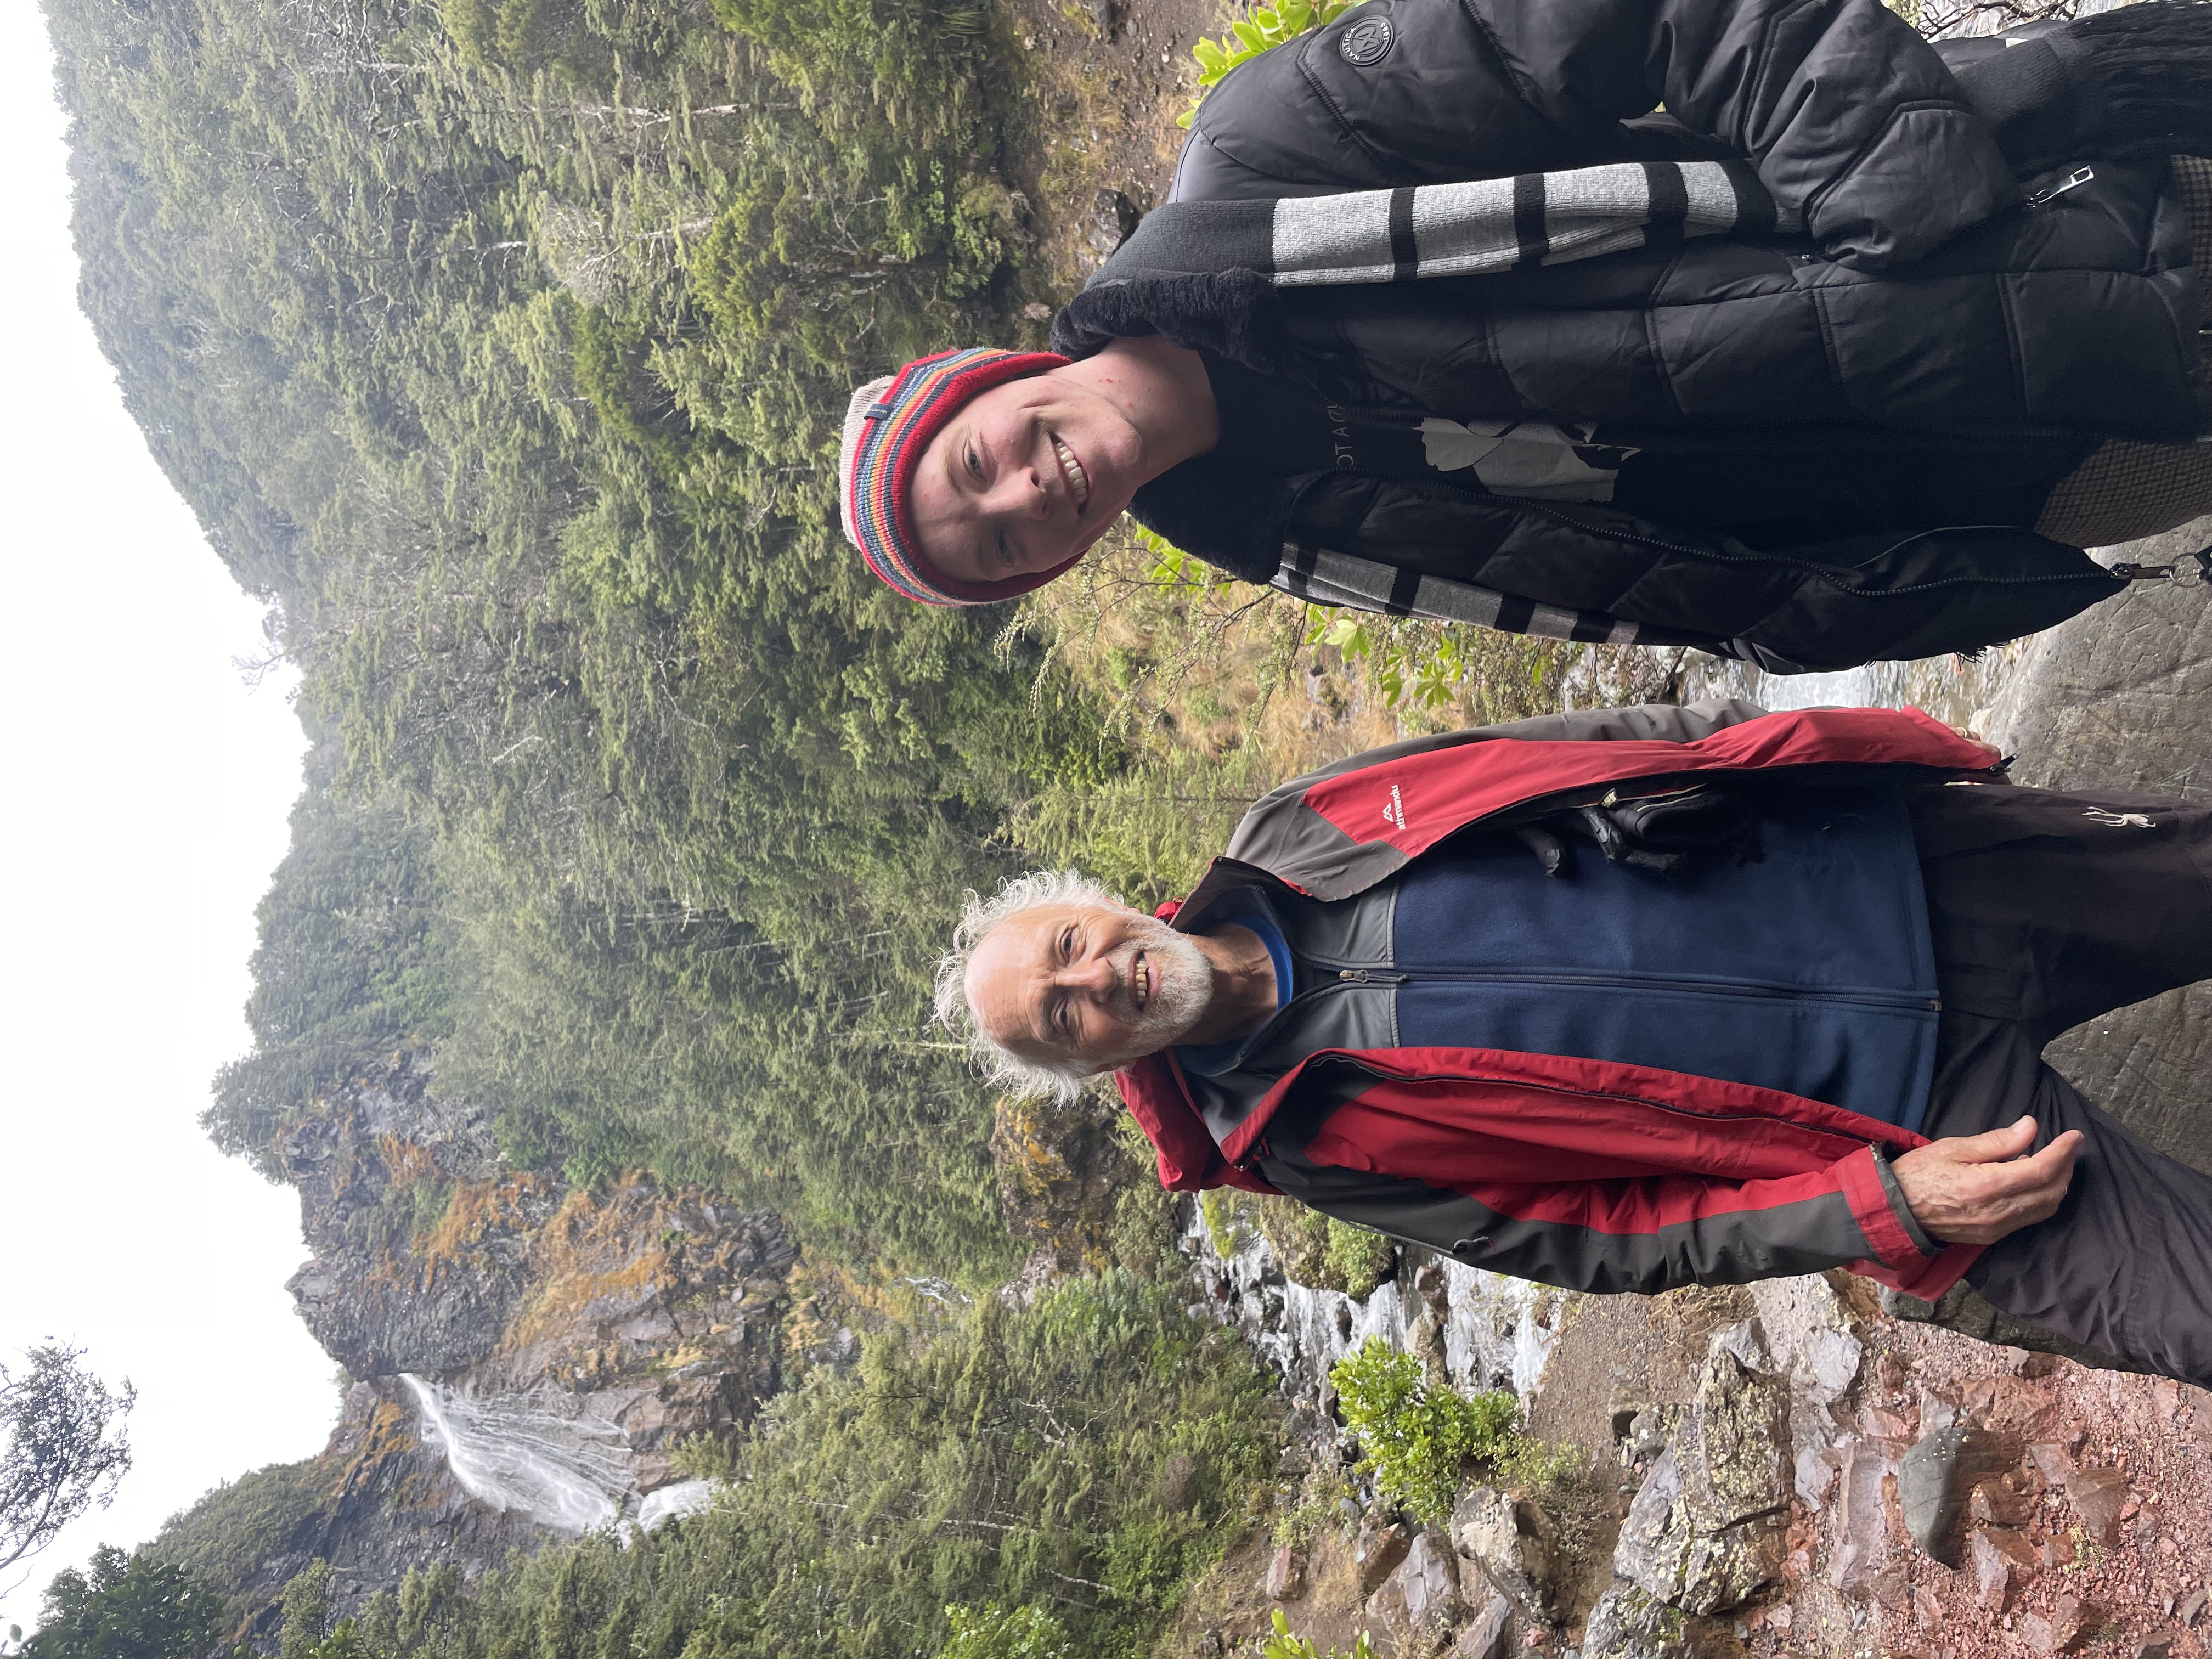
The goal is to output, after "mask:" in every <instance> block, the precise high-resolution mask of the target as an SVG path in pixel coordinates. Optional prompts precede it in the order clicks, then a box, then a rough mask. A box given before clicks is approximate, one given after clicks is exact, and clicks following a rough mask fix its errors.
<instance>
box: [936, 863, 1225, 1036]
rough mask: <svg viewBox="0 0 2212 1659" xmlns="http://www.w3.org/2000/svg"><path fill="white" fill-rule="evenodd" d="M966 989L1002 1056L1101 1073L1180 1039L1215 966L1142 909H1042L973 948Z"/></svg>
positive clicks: (1021, 914)
mask: <svg viewBox="0 0 2212 1659" xmlns="http://www.w3.org/2000/svg"><path fill="white" fill-rule="evenodd" d="M967 991H968V1005H969V1008H970V1009H972V1010H973V1011H974V1013H975V1023H976V1024H977V1025H978V1026H979V1027H980V1028H981V1030H982V1031H983V1033H984V1035H985V1036H988V1037H989V1038H990V1039H991V1040H992V1041H993V1042H997V1043H998V1044H1000V1046H1001V1047H1002V1048H1006V1049H1007V1050H1008V1051H1009V1052H1011V1053H1012V1054H1018V1055H1019V1056H1020V1057H1021V1058H1022V1059H1024V1060H1033V1061H1039V1062H1046V1063H1054V1062H1066V1061H1071V1060H1072V1061H1073V1062H1075V1063H1076V1064H1077V1065H1078V1066H1082V1067H1083V1068H1085V1069H1086V1070H1090V1071H1105V1070H1107V1069H1109V1067H1112V1066H1121V1065H1126V1064H1127V1062H1128V1061H1130V1060H1136V1059H1139V1058H1140V1057H1142V1056H1143V1055H1146V1054H1158V1052H1159V1051H1160V1050H1161V1049H1163V1048H1168V1047H1170V1045H1172V1044H1174V1043H1176V1042H1180V1041H1181V1040H1182V1037H1183V1036H1185V1034H1187V1033H1188V1031H1189V1030H1191V1029H1192V1028H1193V1027H1194V1026H1195V1025H1196V1024H1198V1022H1199V1020H1200V1018H1203V1017H1204V1015H1205V1013H1206V1008H1207V1006H1208V1005H1209V1003H1210V1002H1211V1001H1212V996H1213V968H1212V963H1209V962H1208V961H1207V960H1206V955H1205V953H1204V952H1203V951H1200V949H1199V947H1198V945H1197V944H1196V943H1195V942H1194V941H1193V940H1192V939H1190V938H1188V936H1187V935H1185V934H1182V933H1176V931H1175V930H1174V929H1173V928H1171V927H1169V926H1168V925H1167V924H1166V923H1165V922H1164V921H1156V920H1155V919H1154V918H1152V917H1151V916H1148V915H1143V914H1142V913H1141V912H1139V911H1135V910H1125V909H1121V908H1109V907H1106V906H1102V905H1087V904H1066V905H1057V904H1055V905H1041V906H1039V907H1037V908H1035V909H1030V910H1021V911H1018V912H1016V913H1015V914H1014V915H1012V916H1009V917H1008V918H1007V919H1006V921H1002V922H1000V924H999V925H998V926H997V927H994V928H993V929H992V930H991V932H990V933H988V934H987V936H986V937H985V938H984V939H983V940H982V941H981V943H980V944H979V945H976V947H975V955H974V956H973V957H970V958H969V963H968V977H967Z"/></svg>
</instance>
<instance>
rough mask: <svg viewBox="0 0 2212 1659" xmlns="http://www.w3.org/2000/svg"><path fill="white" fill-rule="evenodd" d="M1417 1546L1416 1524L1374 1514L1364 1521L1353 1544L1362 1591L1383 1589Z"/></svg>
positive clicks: (1353, 1565)
mask: <svg viewBox="0 0 2212 1659" xmlns="http://www.w3.org/2000/svg"><path fill="white" fill-rule="evenodd" d="M1412 1548H1413V1528H1410V1527H1408V1526H1407V1525H1406V1524H1405V1523H1404V1522H1401V1521H1385V1520H1380V1519H1377V1518H1376V1517H1374V1516H1370V1517H1369V1518H1368V1519H1366V1520H1364V1521H1363V1522H1360V1523H1359V1532H1358V1536H1357V1537H1355V1538H1354V1539H1353V1541H1352V1570H1353V1571H1355V1572H1357V1573H1358V1575H1359V1593H1360V1595H1363V1596H1366V1595H1374V1594H1375V1592H1376V1590H1378V1589H1381V1588H1382V1587H1383V1580H1384V1579H1386V1578H1388V1577H1389V1576H1390V1575H1391V1574H1392V1573H1394V1572H1395V1571H1397V1570H1398V1564H1399V1563H1400V1562H1401V1561H1402V1560H1404V1559H1406V1553H1407V1551H1408V1550H1410V1549H1412Z"/></svg>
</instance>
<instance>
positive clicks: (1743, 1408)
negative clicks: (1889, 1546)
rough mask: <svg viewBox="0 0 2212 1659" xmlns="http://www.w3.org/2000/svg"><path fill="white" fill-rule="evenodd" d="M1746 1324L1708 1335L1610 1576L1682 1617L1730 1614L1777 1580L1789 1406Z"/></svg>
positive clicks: (1787, 1475)
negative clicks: (1693, 1393)
mask: <svg viewBox="0 0 2212 1659" xmlns="http://www.w3.org/2000/svg"><path fill="white" fill-rule="evenodd" d="M1762 1364H1771V1361H1769V1360H1768V1358H1767V1356H1766V1353H1765V1347H1764V1346H1763V1345H1762V1344H1760V1343H1759V1340H1758V1328H1757V1326H1756V1324H1755V1323H1753V1322H1746V1323H1745V1324H1744V1325H1741V1326H1734V1327H1730V1328H1728V1329H1727V1330H1724V1331H1722V1332H1719V1333H1717V1334H1715V1336H1714V1338H1713V1340H1712V1344H1711V1350H1710V1352H1709V1354H1708V1356H1707V1358H1706V1361H1705V1370H1704V1371H1703V1373H1702V1374H1701V1375H1700V1376H1699V1383H1698V1397H1697V1400H1696V1401H1695V1403H1694V1404H1693V1405H1692V1407H1690V1408H1689V1410H1688V1411H1687V1412H1686V1413H1683V1414H1682V1416H1681V1417H1680V1419H1678V1421H1677V1423H1676V1425H1675V1432H1674V1444H1673V1445H1672V1446H1671V1447H1670V1448H1669V1449H1668V1450H1667V1451H1665V1452H1664V1453H1662V1454H1661V1455H1660V1457H1659V1459H1658V1461H1657V1462H1655V1463H1654V1464H1653V1465H1652V1466H1651V1468H1650V1472H1649V1473H1647V1474H1645V1476H1644V1484H1643V1486H1641V1487H1640V1488H1639V1489H1638V1492H1637V1494H1636V1498H1635V1500H1634V1501H1633V1502H1632V1504H1630V1505H1629V1509H1628V1515H1627V1517H1626V1519H1625V1520H1623V1521H1622V1522H1621V1524H1620V1540H1619V1541H1618V1543H1617V1544H1616V1545H1615V1547H1614V1552H1613V1571H1614V1572H1615V1573H1616V1574H1617V1575H1619V1576H1620V1577H1623V1578H1626V1579H1627V1580H1628V1581H1629V1582H1630V1583H1633V1584H1635V1585H1636V1586H1637V1587H1638V1589H1642V1590H1643V1591H1644V1593H1645V1594H1646V1595H1650V1596H1653V1597H1655V1598H1656V1599H1657V1600H1659V1601H1664V1602H1667V1603H1668V1604H1669V1605H1671V1606H1674V1607H1680V1608H1682V1609H1684V1610H1685V1611H1686V1612H1690V1613H1717V1612H1720V1611H1723V1609H1725V1608H1729V1607H1734V1606H1735V1605H1736V1604H1737V1603H1738V1602H1739V1601H1742V1600H1743V1599H1744V1598H1745V1597H1746V1596H1747V1595H1750V1594H1751V1593H1752V1592H1753V1590H1755V1589H1758V1588H1759V1585H1761V1584H1763V1583H1765V1582H1766V1581H1767V1580H1769V1579H1770V1578H1771V1577H1774V1576H1775V1574H1776V1573H1777V1572H1778V1571H1780V1570H1781V1566H1782V1559H1783V1556H1784V1534H1783V1529H1782V1524H1781V1523H1782V1520H1783V1518H1784V1516H1785V1515H1786V1512H1787V1510H1788V1506H1789V1502H1790V1492H1791V1491H1792V1489H1793V1488H1794V1486H1796V1469H1795V1468H1794V1466H1793V1463H1792V1462H1791V1460H1790V1459H1789V1458H1788V1457H1787V1455H1786V1449H1787V1447H1788V1445H1789V1430H1788V1426H1787V1425H1788V1421H1789V1402H1788V1399H1787V1395H1786V1393H1785V1391H1784V1389H1783V1388H1782V1386H1781V1383H1780V1379H1779V1378H1778V1377H1774V1376H1769V1375H1765V1374H1763V1373H1762V1371H1761V1370H1759V1369H1756V1367H1758V1366H1759V1365H1762Z"/></svg>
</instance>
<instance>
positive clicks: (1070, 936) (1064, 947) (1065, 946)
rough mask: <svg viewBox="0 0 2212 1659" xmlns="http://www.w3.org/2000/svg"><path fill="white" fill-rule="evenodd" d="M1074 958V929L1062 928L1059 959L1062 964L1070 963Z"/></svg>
mask: <svg viewBox="0 0 2212 1659" xmlns="http://www.w3.org/2000/svg"><path fill="white" fill-rule="evenodd" d="M1074 957H1075V929H1073V927H1065V928H1062V929H1061V930H1060V960H1061V961H1062V962H1070V961H1073V959H1074Z"/></svg>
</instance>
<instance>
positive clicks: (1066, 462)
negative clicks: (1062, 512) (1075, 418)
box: [1052, 438, 1091, 512]
mask: <svg viewBox="0 0 2212 1659" xmlns="http://www.w3.org/2000/svg"><path fill="white" fill-rule="evenodd" d="M1052 453H1054V455H1055V456H1057V457H1058V458H1059V460H1060V473H1061V475H1062V476H1063V477H1066V480H1067V487H1068V489H1071V490H1073V492H1074V494H1075V506H1076V510H1077V511H1079V512H1080V511H1081V510H1082V509H1083V508H1084V507H1086V506H1087V505H1089V503H1090V501H1091V479H1090V477H1089V475H1088V474H1086V473H1085V471H1084V470H1083V463H1082V462H1080V461H1079V460H1077V459H1075V452H1074V451H1073V450H1072V449H1070V448H1069V447H1067V446H1066V444H1064V443H1062V442H1060V440H1059V439H1057V438H1054V440H1053V441H1052Z"/></svg>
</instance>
